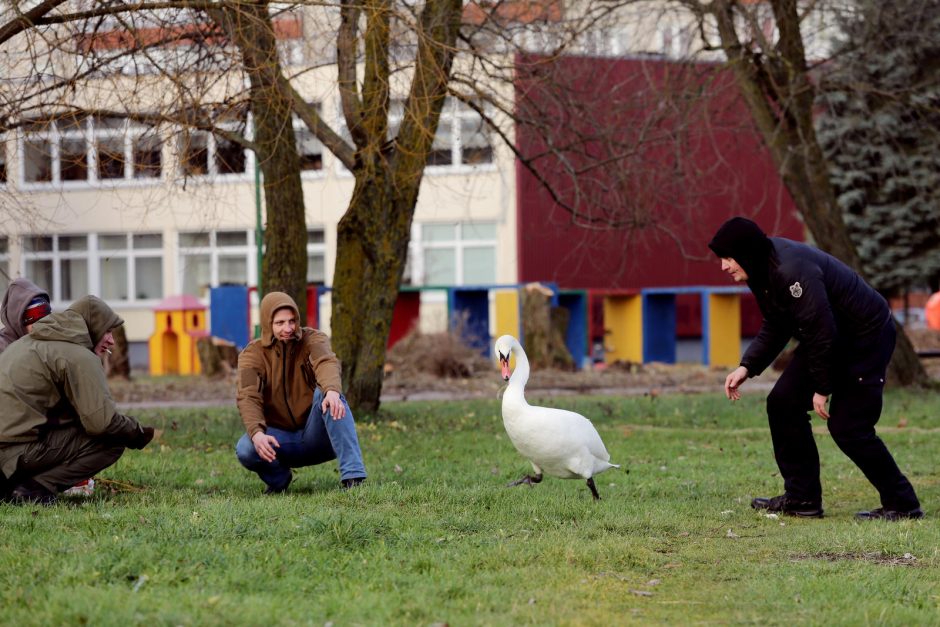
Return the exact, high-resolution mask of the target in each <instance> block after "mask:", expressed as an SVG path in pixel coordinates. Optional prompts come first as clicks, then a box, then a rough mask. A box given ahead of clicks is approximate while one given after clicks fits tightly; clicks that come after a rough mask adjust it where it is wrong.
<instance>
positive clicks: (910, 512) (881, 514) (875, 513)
mask: <svg viewBox="0 0 940 627" xmlns="http://www.w3.org/2000/svg"><path fill="white" fill-rule="evenodd" d="M855 517H856V518H857V519H859V520H890V521H895V520H908V519H916V518H923V517H924V510H922V509H921V508H919V507H915V508H914V509H885V508H883V507H879V508H878V509H873V510H871V511H870V512H859V513H857V514H855Z"/></svg>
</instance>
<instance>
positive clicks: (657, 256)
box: [516, 57, 803, 333]
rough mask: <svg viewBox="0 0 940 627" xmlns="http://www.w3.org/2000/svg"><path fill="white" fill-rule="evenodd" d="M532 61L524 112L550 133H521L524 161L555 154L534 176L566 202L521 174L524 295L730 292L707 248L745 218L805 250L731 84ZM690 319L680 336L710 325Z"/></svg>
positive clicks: (567, 60) (658, 67)
mask: <svg viewBox="0 0 940 627" xmlns="http://www.w3.org/2000/svg"><path fill="white" fill-rule="evenodd" d="M531 61H532V59H531V58H525V57H520V59H518V62H517V74H518V76H519V77H520V78H519V79H518V80H517V84H516V106H517V109H519V112H520V116H521V118H522V119H537V120H539V122H538V123H528V124H527V123H522V124H520V125H519V126H518V128H517V143H518V146H519V149H520V151H521V153H522V154H526V155H534V154H545V155H546V156H544V157H542V158H540V159H536V160H535V161H534V162H533V165H534V167H535V168H536V169H537V170H538V172H539V174H540V176H541V177H542V178H544V179H546V180H550V181H552V182H553V189H554V191H555V192H556V194H557V196H558V199H559V200H560V202H559V201H556V200H555V199H554V198H552V197H551V196H550V195H549V193H548V192H547V191H546V190H545V188H544V187H543V186H542V184H541V183H540V182H539V180H538V178H537V177H536V176H534V175H533V174H532V173H531V172H530V171H529V170H528V169H527V168H526V167H525V166H524V164H523V163H522V162H521V161H517V175H518V176H517V211H518V258H519V276H518V280H519V281H520V282H529V281H552V282H555V283H557V284H558V286H559V287H560V288H562V289H584V288H588V289H590V288H602V289H603V288H607V289H610V288H620V289H639V288H645V287H679V286H685V285H730V282H729V280H728V278H727V277H726V276H725V275H724V274H723V273H722V272H721V271H720V268H719V264H718V260H717V259H716V258H715V256H714V255H713V254H712V253H711V251H710V250H709V249H708V247H707V244H708V241H709V240H710V239H711V236H712V235H713V234H714V232H715V231H716V230H717V228H718V227H719V226H720V225H721V223H722V222H724V221H725V220H726V219H728V218H730V217H731V216H734V215H743V216H747V217H750V218H752V219H754V220H755V221H757V222H758V224H760V225H761V226H762V227H763V228H764V230H765V231H767V232H768V233H769V234H771V235H782V236H784V237H789V238H792V239H797V240H802V239H803V226H802V223H801V222H800V220H799V219H798V217H797V213H796V210H795V208H794V205H793V202H792V200H791V199H790V197H789V195H788V193H787V191H786V189H785V187H784V186H783V184H782V182H781V181H780V178H779V176H778V175H777V173H776V169H775V167H774V164H773V161H772V159H771V158H770V156H769V154H768V153H767V151H766V149H765V148H764V146H763V144H762V142H761V139H760V136H759V135H758V133H757V132H756V130H755V129H754V128H753V125H752V124H751V118H750V115H749V113H748V111H747V110H746V107H745V106H744V104H743V101H742V100H741V97H740V94H739V91H738V88H737V87H736V85H735V83H734V81H733V78H732V76H731V75H730V73H728V72H726V71H723V70H721V69H720V68H719V66H717V65H711V64H697V65H691V66H690V65H680V64H676V63H671V62H667V61H662V60H643V59H632V60H624V59H619V60H617V59H601V58H584V57H581V58H577V57H561V58H559V59H558V60H556V61H553V62H551V63H546V62H545V60H544V59H539V60H538V61H539V62H538V63H531ZM572 93H574V94H576V96H575V97H574V98H572V97H571V96H570V94H572ZM611 138H614V139H611ZM565 146H569V147H570V148H564V147H565ZM559 147H561V148H559ZM597 164H601V165H600V166H598V165H597ZM566 205H567V207H569V208H573V209H574V210H576V211H577V212H578V213H579V216H580V217H579V218H578V219H574V218H573V217H572V212H571V211H570V210H569V209H568V208H566ZM592 220H593V221H594V222H591V221H592ZM604 220H607V221H608V223H609V222H619V224H617V225H616V226H609V225H607V224H605V223H604ZM684 306H685V305H684ZM688 306H689V307H693V306H692V305H688ZM694 308H696V309H700V308H701V305H700V303H699V304H696V305H694ZM687 313H688V316H689V319H690V322H688V323H687V324H686V323H683V324H682V325H681V329H680V330H681V332H682V333H685V332H692V331H693V330H694V329H693V328H692V327H694V326H695V325H698V327H700V326H701V321H700V318H701V316H700V314H698V315H695V314H694V312H692V311H689V312H687ZM749 315H750V314H745V315H744V323H745V328H746V329H747V328H748V326H749V323H748V320H749ZM692 320H695V322H691V321H692Z"/></svg>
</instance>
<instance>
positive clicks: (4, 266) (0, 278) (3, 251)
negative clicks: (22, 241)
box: [0, 237, 10, 293]
mask: <svg viewBox="0 0 940 627" xmlns="http://www.w3.org/2000/svg"><path fill="white" fill-rule="evenodd" d="M9 285H10V241H9V240H8V239H7V238H5V237H0V290H2V291H3V292H4V293H5V292H6V291H7V287H9Z"/></svg>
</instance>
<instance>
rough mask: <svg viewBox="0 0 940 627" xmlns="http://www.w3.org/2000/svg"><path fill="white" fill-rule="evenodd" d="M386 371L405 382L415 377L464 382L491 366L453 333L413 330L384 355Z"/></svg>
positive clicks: (476, 351)
mask: <svg viewBox="0 0 940 627" xmlns="http://www.w3.org/2000/svg"><path fill="white" fill-rule="evenodd" d="M386 369H387V370H388V371H390V372H392V373H394V375H395V376H396V377H402V378H405V379H411V378H413V377H414V376H415V375H417V374H430V375H433V376H435V377H444V378H449V379H464V378H469V377H472V376H474V375H475V374H477V373H479V372H483V371H486V370H490V369H492V366H491V364H490V363H489V361H487V359H486V358H485V357H484V356H483V355H482V354H480V352H479V351H478V350H477V349H474V348H471V347H470V346H467V344H465V343H464V341H463V340H462V339H461V337H460V336H459V335H458V334H456V333H430V334H424V333H421V332H420V331H418V330H413V331H411V332H410V333H409V334H408V335H406V336H405V337H403V338H402V339H401V340H399V341H398V343H397V344H395V346H393V347H392V348H391V350H390V351H389V352H388V355H387V358H386Z"/></svg>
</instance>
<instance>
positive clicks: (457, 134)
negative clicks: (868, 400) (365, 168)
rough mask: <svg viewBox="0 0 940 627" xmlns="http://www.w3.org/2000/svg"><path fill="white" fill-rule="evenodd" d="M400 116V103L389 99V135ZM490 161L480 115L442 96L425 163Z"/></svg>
mask: <svg viewBox="0 0 940 627" xmlns="http://www.w3.org/2000/svg"><path fill="white" fill-rule="evenodd" d="M403 116H404V103H403V102H402V101H400V100H399V101H395V102H393V103H392V104H391V106H390V108H389V126H388V129H389V130H388V132H389V137H395V136H396V135H397V134H398V129H399V127H400V126H401V121H402V118H403ZM347 134H348V131H347ZM492 162H493V147H492V145H491V144H490V140H489V133H488V132H487V129H486V124H485V123H484V122H483V118H482V117H480V114H479V113H477V112H476V111H474V110H473V109H471V108H470V107H468V106H467V105H466V104H464V103H462V102H460V101H459V100H455V99H453V98H448V99H446V100H445V101H444V106H443V108H442V109H441V118H440V121H439V122H438V125H437V132H436V133H435V134H434V142H433V143H432V145H431V152H430V153H429V154H428V161H427V163H428V165H429V166H444V167H447V166H451V167H453V166H461V165H464V166H466V165H470V166H474V165H481V164H487V163H492Z"/></svg>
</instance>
